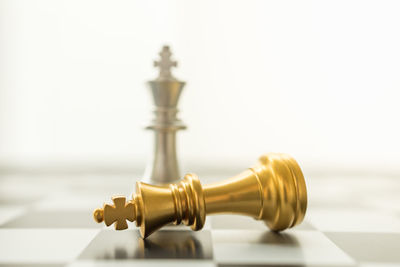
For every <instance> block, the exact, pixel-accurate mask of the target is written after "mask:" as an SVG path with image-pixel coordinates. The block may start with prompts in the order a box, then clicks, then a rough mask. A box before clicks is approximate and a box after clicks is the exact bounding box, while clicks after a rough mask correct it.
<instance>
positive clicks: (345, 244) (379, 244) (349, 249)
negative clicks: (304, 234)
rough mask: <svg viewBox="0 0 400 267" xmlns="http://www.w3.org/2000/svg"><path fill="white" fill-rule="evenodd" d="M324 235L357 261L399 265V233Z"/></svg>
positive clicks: (330, 233)
mask: <svg viewBox="0 0 400 267" xmlns="http://www.w3.org/2000/svg"><path fill="white" fill-rule="evenodd" d="M325 235H326V236H327V237H328V238H329V239H330V240H332V241H333V242H334V243H335V244H336V245H337V246H338V247H340V248H341V249H342V250H343V251H345V252H346V253H347V254H348V255H350V256H351V257H353V258H354V259H356V260H357V261H359V262H380V263H384V262H387V263H397V264H399V265H400V233H343V232H327V233H325ZM361 244H362V245H361Z"/></svg>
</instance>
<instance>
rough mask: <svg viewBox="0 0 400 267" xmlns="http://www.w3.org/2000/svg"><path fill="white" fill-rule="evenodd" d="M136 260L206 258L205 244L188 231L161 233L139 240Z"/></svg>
mask: <svg viewBox="0 0 400 267" xmlns="http://www.w3.org/2000/svg"><path fill="white" fill-rule="evenodd" d="M137 242H138V245H137V250H136V252H135V258H138V259H148V258H152V259H154V258H162V259H167V258H174V259H176V258H178V259H201V258H204V248H203V244H202V243H201V241H200V240H199V239H197V238H196V237H195V236H194V235H193V233H191V232H187V231H160V232H157V233H156V234H154V235H153V236H151V237H150V238H147V239H142V238H138V240H137Z"/></svg>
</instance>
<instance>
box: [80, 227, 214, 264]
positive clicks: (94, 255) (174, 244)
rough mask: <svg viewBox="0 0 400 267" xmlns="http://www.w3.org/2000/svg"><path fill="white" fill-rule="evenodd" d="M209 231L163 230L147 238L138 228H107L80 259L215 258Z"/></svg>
mask: <svg viewBox="0 0 400 267" xmlns="http://www.w3.org/2000/svg"><path fill="white" fill-rule="evenodd" d="M211 258H212V241H211V234H210V232H209V231H207V230H205V231H199V232H193V231H165V230H160V231H158V232H155V233H153V234H152V235H151V236H149V237H148V238H146V239H142V238H141V237H140V234H139V231H138V230H126V231H107V230H103V231H101V233H99V235H98V236H97V237H96V238H95V239H94V240H93V241H92V242H91V243H90V244H89V246H88V247H87V248H86V249H85V250H84V251H83V252H82V254H81V255H80V256H79V259H80V260H92V259H97V260H115V259H118V260H132V259H199V260H204V259H211Z"/></svg>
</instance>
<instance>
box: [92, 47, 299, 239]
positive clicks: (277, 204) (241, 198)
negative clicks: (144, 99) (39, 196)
mask: <svg viewBox="0 0 400 267" xmlns="http://www.w3.org/2000/svg"><path fill="white" fill-rule="evenodd" d="M160 58H161V59H160V61H156V62H155V64H154V65H155V66H156V67H159V68H160V74H159V77H158V78H157V79H155V80H153V81H150V82H149V86H150V89H151V91H152V95H153V98H154V103H155V115H156V117H155V119H154V120H153V122H152V124H151V125H150V126H148V127H147V128H148V129H151V130H153V131H154V132H155V149H154V158H153V159H152V161H151V162H150V165H149V166H148V172H147V173H148V175H145V179H146V180H149V182H151V183H157V184H162V185H151V184H149V183H143V182H137V183H136V193H135V194H133V196H132V198H131V199H129V200H128V201H127V200H126V198H125V197H124V196H116V197H113V198H112V200H113V202H114V205H109V204H104V205H103V207H102V208H99V209H96V210H95V211H94V219H95V221H96V222H98V223H100V222H103V221H104V223H105V224H106V225H107V226H110V225H111V224H113V223H114V224H115V229H117V230H123V229H126V228H128V224H127V222H126V221H131V222H133V221H136V226H138V227H140V233H141V235H142V237H144V238H145V237H147V236H149V235H150V234H151V233H153V232H154V231H156V230H157V229H159V228H161V227H162V226H164V225H166V224H170V223H174V224H181V223H184V224H185V225H188V226H190V227H191V228H192V229H193V230H200V229H201V228H202V227H203V225H204V223H205V220H206V215H209V214H219V213H230V214H241V215H246V216H251V217H253V218H255V219H256V220H262V221H264V222H265V223H266V225H267V226H268V227H269V228H270V229H272V230H273V231H281V230H284V229H286V228H290V227H293V226H295V225H297V224H299V223H301V222H302V221H303V219H304V216H305V213H306V208H307V190H306V184H305V181H304V176H303V173H302V172H301V169H300V167H299V165H298V164H297V162H296V161H295V160H294V159H293V158H292V157H290V156H288V155H286V154H274V153H270V154H266V155H263V156H262V157H260V159H259V161H258V163H257V164H256V165H255V166H253V167H251V168H249V169H248V170H246V171H244V172H242V173H241V174H239V175H237V176H235V177H233V178H231V179H228V180H226V181H223V182H219V183H213V184H209V185H205V186H202V185H201V183H200V181H199V179H198V178H197V176H196V175H195V174H186V175H185V177H184V178H183V180H182V181H180V182H177V183H171V182H172V181H175V180H176V179H177V178H178V177H179V168H178V162H177V155H176V147H175V137H176V136H175V133H176V131H177V130H180V129H184V128H185V125H183V123H182V122H181V121H180V120H179V119H178V118H177V117H176V114H177V112H178V110H177V103H178V99H179V95H180V93H181V91H182V88H183V86H184V85H185V83H184V82H181V81H178V80H177V79H176V78H175V77H173V76H172V74H171V67H175V66H176V65H177V63H176V62H175V61H172V60H171V52H170V49H169V47H168V46H164V47H163V49H162V51H161V52H160Z"/></svg>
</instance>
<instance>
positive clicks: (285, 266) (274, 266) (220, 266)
mask: <svg viewBox="0 0 400 267" xmlns="http://www.w3.org/2000/svg"><path fill="white" fill-rule="evenodd" d="M217 266H218V267H360V266H359V265H357V264H356V263H354V264H351V265H349V264H323V265H322V264H286V263H284V264H276V263H271V264H269V263H265V264H247V263H242V264H238V263H232V264H230V263H228V264H225V263H222V264H218V265H217ZM388 267H389V266H388Z"/></svg>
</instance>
